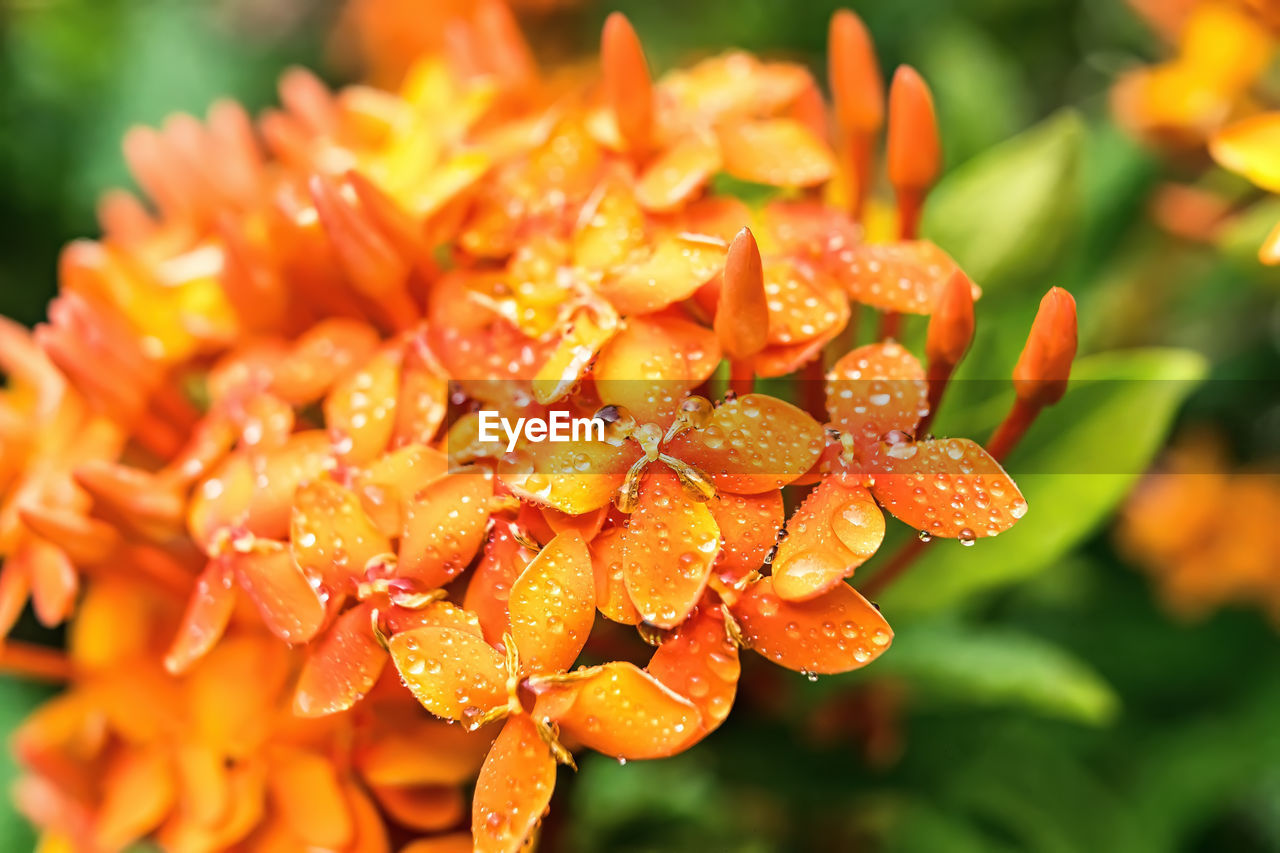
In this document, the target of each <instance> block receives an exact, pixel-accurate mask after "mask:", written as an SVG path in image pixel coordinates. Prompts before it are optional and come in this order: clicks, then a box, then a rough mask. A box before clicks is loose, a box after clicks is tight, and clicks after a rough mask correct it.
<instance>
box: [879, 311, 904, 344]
mask: <svg viewBox="0 0 1280 853" xmlns="http://www.w3.org/2000/svg"><path fill="white" fill-rule="evenodd" d="M901 334H902V315H901V314H899V313H898V312H897V311H886V312H884V313H883V314H881V315H880V340H882V341H887V340H889V339H890V338H892V339H894V340H897V339H898V338H899V337H900V336H901Z"/></svg>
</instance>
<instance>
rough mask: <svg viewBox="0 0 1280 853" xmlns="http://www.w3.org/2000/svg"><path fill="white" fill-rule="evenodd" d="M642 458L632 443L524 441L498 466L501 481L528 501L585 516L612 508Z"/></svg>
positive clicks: (637, 448)
mask: <svg viewBox="0 0 1280 853" xmlns="http://www.w3.org/2000/svg"><path fill="white" fill-rule="evenodd" d="M640 455H641V451H640V448H639V447H637V446H636V444H635V442H630V441H628V442H626V443H624V444H623V445H622V446H621V447H614V446H613V445H611V444H609V443H607V442H602V441H564V442H542V443H540V444H528V443H524V442H523V440H522V444H521V445H517V446H516V450H515V452H514V453H512V454H507V455H506V456H504V457H503V458H502V460H501V461H500V462H499V463H498V476H499V478H500V479H501V480H502V483H503V485H505V486H506V487H507V488H509V489H511V491H512V492H514V493H515V494H516V495H517V496H519V497H521V498H523V499H524V500H527V501H532V502H534V503H537V504H541V505H543V506H550V507H554V508H555V509H558V510H560V511H561V512H566V513H569V514H570V515H580V514H582V513H585V512H591V511H593V510H597V509H600V508H601V507H603V506H606V505H608V503H609V501H610V500H612V499H613V493H614V492H615V491H617V489H618V486H620V485H622V481H623V478H624V477H625V476H626V473H627V470H628V469H629V468H630V467H631V464H632V463H633V462H635V461H636V460H637V459H638V458H640Z"/></svg>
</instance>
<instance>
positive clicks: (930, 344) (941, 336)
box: [924, 269, 974, 371]
mask: <svg viewBox="0 0 1280 853" xmlns="http://www.w3.org/2000/svg"><path fill="white" fill-rule="evenodd" d="M973 326H974V320H973V283H972V282H971V281H969V277H968V276H967V275H965V274H964V273H963V272H961V271H960V270H958V269H957V270H956V271H955V272H953V273H952V274H951V277H950V278H949V279H947V282H946V284H944V285H943V286H942V291H941V292H940V293H939V294H938V303H937V305H935V306H934V309H933V315H932V316H931V317H930V318H929V332H928V336H927V338H926V339H925V345H924V351H925V355H926V356H928V358H929V366H930V368H937V367H945V368H946V369H947V370H948V371H950V370H951V368H953V367H955V366H956V365H957V364H959V363H960V359H961V358H963V357H964V354H965V351H966V350H968V349H969V344H970V343H971V342H972V341H973Z"/></svg>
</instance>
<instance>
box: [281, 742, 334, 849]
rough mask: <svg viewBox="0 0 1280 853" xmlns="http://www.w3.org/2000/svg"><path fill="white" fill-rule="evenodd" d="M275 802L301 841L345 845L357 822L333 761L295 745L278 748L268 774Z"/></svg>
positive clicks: (312, 843) (308, 843)
mask: <svg viewBox="0 0 1280 853" xmlns="http://www.w3.org/2000/svg"><path fill="white" fill-rule="evenodd" d="M267 784H268V786H269V787H270V789H271V798H272V803H273V805H274V806H275V807H276V808H277V809H279V810H280V814H281V817H283V818H284V820H285V822H286V823H288V825H289V828H290V829H291V830H292V831H293V834H294V835H296V836H297V837H298V840H299V841H302V842H305V843H306V844H307V845H315V846H317V847H322V848H325V849H330V850H334V849H341V848H343V847H344V846H346V844H347V843H348V842H349V841H351V838H352V835H353V833H354V832H355V825H354V824H353V822H352V820H351V811H350V809H349V808H348V807H347V801H346V798H345V797H344V796H343V792H342V786H341V784H340V783H339V781H338V776H337V772H336V770H335V768H334V766H333V762H331V761H329V760H327V759H325V758H323V757H322V756H320V755H318V754H317V753H314V752H309V751H307V750H303V749H298V748H294V747H283V748H277V749H276V750H274V751H273V754H272V756H271V769H270V771H269V774H268V777H267Z"/></svg>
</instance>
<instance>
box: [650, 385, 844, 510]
mask: <svg viewBox="0 0 1280 853" xmlns="http://www.w3.org/2000/svg"><path fill="white" fill-rule="evenodd" d="M825 444H826V440H825V436H824V434H823V431H822V427H821V426H820V425H819V424H818V422H817V421H815V420H814V419H813V418H811V417H809V416H808V415H807V414H805V413H804V412H803V411H801V410H800V409H797V408H796V407H795V406H792V405H791V404H790V403H784V402H783V401H781V400H778V399H775V398H773V397H769V396H766V395H764V394H745V395H743V396H741V397H738V398H737V399H736V400H730V401H728V402H726V403H724V404H723V405H721V406H719V407H718V408H716V410H715V414H714V415H713V416H712V418H711V422H710V423H708V424H707V426H706V427H704V428H703V429H700V430H692V431H690V432H686V433H684V434H683V435H680V436H677V437H676V438H675V439H673V440H672V441H670V442H668V443H667V445H666V448H665V450H666V453H668V454H669V455H671V456H675V457H677V458H679V459H681V460H683V461H685V462H687V463H689V464H690V465H693V466H694V467H696V468H698V469H699V470H701V471H702V473H704V474H706V475H708V476H709V477H710V478H711V480H712V482H714V483H715V485H716V486H717V488H720V489H723V490H724V491H727V492H737V493H738V494H757V493H759V492H766V491H769V490H770V489H776V488H779V487H780V486H784V485H786V484H787V483H790V482H791V481H792V480H794V479H796V478H797V477H799V476H800V475H801V474H803V473H804V472H805V471H807V470H809V468H810V467H811V466H812V465H813V463H814V462H816V461H817V460H818V457H819V456H820V455H821V454H822V449H823V447H824V446H825Z"/></svg>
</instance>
